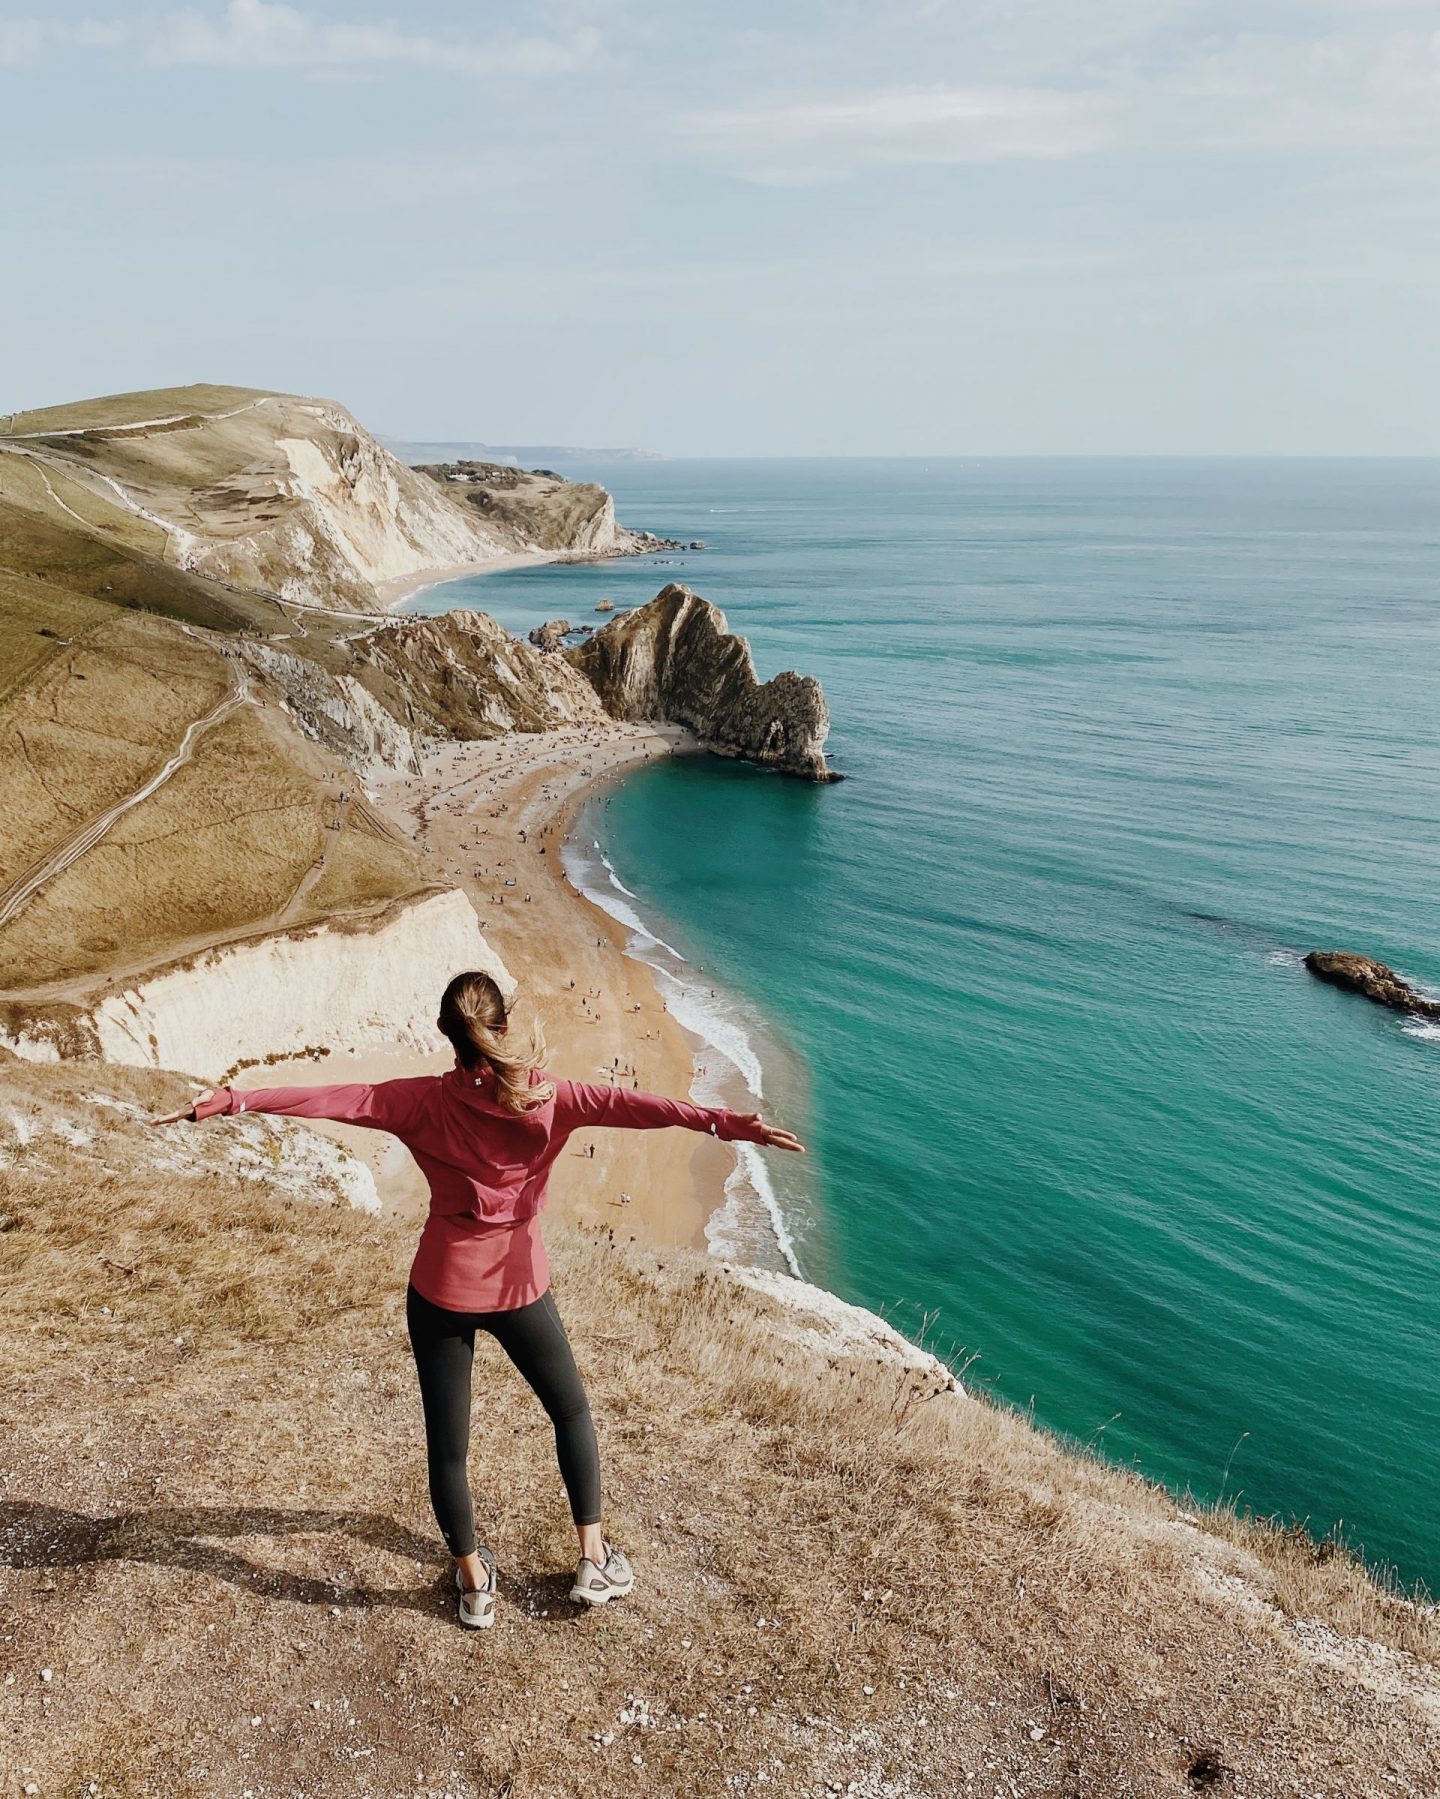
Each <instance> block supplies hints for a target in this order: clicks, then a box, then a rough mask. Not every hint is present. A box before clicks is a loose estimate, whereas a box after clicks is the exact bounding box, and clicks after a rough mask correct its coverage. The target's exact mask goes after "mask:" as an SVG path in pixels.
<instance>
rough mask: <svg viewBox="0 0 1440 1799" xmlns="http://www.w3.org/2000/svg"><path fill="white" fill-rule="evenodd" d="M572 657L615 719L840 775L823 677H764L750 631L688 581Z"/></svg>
mask: <svg viewBox="0 0 1440 1799" xmlns="http://www.w3.org/2000/svg"><path fill="white" fill-rule="evenodd" d="M565 657H566V660H567V661H568V662H569V663H570V664H571V666H572V667H574V668H577V669H579V670H580V671H581V673H582V674H584V675H585V677H586V679H587V680H589V681H590V683H591V684H592V685H593V686H594V688H595V691H596V692H597V693H598V694H599V696H600V700H601V703H602V704H603V705H604V707H605V710H606V711H607V712H608V713H610V715H611V716H612V717H613V718H622V719H637V720H638V719H665V720H668V721H670V722H671V723H674V724H681V725H686V726H688V727H689V729H690V730H692V731H694V732H695V734H696V736H697V737H699V738H700V739H701V741H702V742H703V743H705V744H706V745H707V747H708V748H710V749H712V750H715V751H716V752H718V753H719V754H720V755H725V756H740V757H744V758H745V759H746V760H747V761H751V762H760V763H763V764H765V765H766V766H767V767H771V768H776V769H779V770H781V771H782V772H784V773H786V774H793V775H801V776H804V777H805V778H806V779H807V780H811V781H833V780H837V779H839V777H838V776H837V775H836V773H835V772H834V770H832V769H831V768H830V767H829V765H828V764H827V762H826V760H825V739H826V736H827V735H828V734H829V730H830V714H829V711H828V709H827V707H826V705H825V695H824V694H823V693H822V692H821V689H820V683H819V682H818V681H816V680H814V679H813V678H812V677H811V676H809V675H797V674H792V673H788V672H787V673H785V674H780V675H776V676H774V677H773V679H771V680H769V681H765V682H761V681H760V680H759V679H758V678H757V676H756V673H755V662H754V659H753V657H752V656H751V654H750V646H749V644H748V643H746V641H745V639H744V638H743V637H736V636H734V635H733V634H732V633H731V631H730V629H729V626H728V625H727V624H726V622H725V615H724V614H723V613H722V612H720V611H719V609H718V608H717V607H715V606H712V605H711V604H710V602H709V600H706V599H702V598H701V597H700V595H699V594H696V593H692V592H691V590H690V589H689V588H688V587H686V586H684V585H683V584H682V583H680V582H678V581H676V582H672V583H671V584H670V585H669V586H668V587H665V588H662V589H661V591H660V592H659V593H658V594H656V596H655V598H654V599H653V600H651V601H650V602H649V604H648V605H645V606H640V607H637V608H636V609H635V611H633V612H625V613H621V614H620V615H619V616H618V617H616V618H614V619H612V620H611V622H610V623H609V624H608V625H606V626H605V628H604V630H603V631H597V632H596V633H595V635H594V636H593V637H591V638H590V639H589V640H588V641H587V642H586V643H583V644H580V645H578V646H577V647H576V648H574V649H570V650H567V651H566V652H565Z"/></svg>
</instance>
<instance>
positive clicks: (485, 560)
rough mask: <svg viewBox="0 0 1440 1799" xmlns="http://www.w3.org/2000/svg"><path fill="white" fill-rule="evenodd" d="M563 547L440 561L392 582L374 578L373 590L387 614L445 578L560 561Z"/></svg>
mask: <svg viewBox="0 0 1440 1799" xmlns="http://www.w3.org/2000/svg"><path fill="white" fill-rule="evenodd" d="M568 555H569V552H568V551H566V550H514V551H512V552H510V553H509V554H508V555H504V556H482V557H481V559H480V560H479V561H478V562H450V563H442V564H440V565H439V566H438V567H436V568H427V569H423V570H422V571H421V572H420V573H418V574H414V575H397V576H396V577H395V579H394V580H393V581H377V582H376V583H375V592H376V594H377V595H378V597H379V600H380V607H381V610H382V611H383V612H384V613H386V614H387V615H388V614H391V613H396V612H400V611H403V609H404V607H405V605H406V603H407V602H408V601H410V600H413V599H414V598H415V597H416V596H417V595H418V594H422V593H428V592H429V590H430V589H431V588H432V587H444V586H445V584H446V583H447V582H449V581H463V580H464V579H465V577H466V576H467V575H494V574H499V573H500V572H501V570H503V569H512V568H539V567H540V566H541V564H542V563H546V562H563V561H564V560H565V559H566V557H567V556H568Z"/></svg>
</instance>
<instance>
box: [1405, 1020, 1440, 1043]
mask: <svg viewBox="0 0 1440 1799" xmlns="http://www.w3.org/2000/svg"><path fill="white" fill-rule="evenodd" d="M1400 1029H1401V1030H1402V1031H1404V1033H1405V1035H1406V1036H1407V1037H1414V1038H1415V1039H1416V1040H1417V1041H1418V1042H1420V1043H1440V1022H1437V1020H1435V1019H1433V1018H1407V1019H1406V1021H1405V1023H1404V1024H1402V1025H1401V1027H1400Z"/></svg>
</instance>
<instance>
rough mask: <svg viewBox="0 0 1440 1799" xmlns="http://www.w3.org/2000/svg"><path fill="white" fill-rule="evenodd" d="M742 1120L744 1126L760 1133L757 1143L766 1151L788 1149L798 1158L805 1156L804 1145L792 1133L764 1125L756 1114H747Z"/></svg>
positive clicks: (776, 1126) (775, 1126) (774, 1126)
mask: <svg viewBox="0 0 1440 1799" xmlns="http://www.w3.org/2000/svg"><path fill="white" fill-rule="evenodd" d="M744 1118H745V1122H746V1124H749V1125H753V1126H754V1127H755V1128H756V1130H757V1131H758V1132H759V1133H760V1134H759V1137H758V1139H757V1141H758V1142H759V1143H761V1144H762V1145H763V1146H764V1147H765V1148H766V1149H788V1150H793V1151H794V1153H795V1154H796V1155H799V1156H803V1155H804V1154H805V1145H804V1144H803V1143H802V1142H801V1141H800V1139H799V1138H798V1137H797V1136H796V1135H795V1133H794V1131H782V1130H781V1129H780V1128H779V1126H778V1125H774V1124H766V1122H765V1120H764V1119H763V1118H762V1117H761V1116H760V1114H759V1113H758V1112H747V1113H745V1114H744Z"/></svg>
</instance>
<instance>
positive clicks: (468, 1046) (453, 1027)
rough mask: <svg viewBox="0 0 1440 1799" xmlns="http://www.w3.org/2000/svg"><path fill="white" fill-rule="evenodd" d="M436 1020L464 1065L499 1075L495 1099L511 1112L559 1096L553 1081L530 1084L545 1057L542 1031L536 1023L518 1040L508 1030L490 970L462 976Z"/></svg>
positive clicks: (447, 993)
mask: <svg viewBox="0 0 1440 1799" xmlns="http://www.w3.org/2000/svg"><path fill="white" fill-rule="evenodd" d="M437 1022H438V1023H439V1026H440V1029H441V1030H442V1031H443V1032H444V1033H445V1035H446V1036H447V1037H448V1038H449V1039H450V1042H451V1045H452V1046H453V1048H454V1050H455V1054H456V1055H457V1056H458V1057H459V1059H460V1066H461V1067H462V1068H468V1069H470V1070H471V1071H472V1072H473V1071H475V1070H477V1069H481V1068H488V1069H489V1070H490V1071H491V1073H492V1074H493V1075H494V1076H495V1097H496V1099H497V1100H499V1102H500V1104H501V1105H502V1106H504V1108H505V1110H506V1111H507V1112H530V1111H533V1110H534V1109H535V1107H536V1106H543V1105H544V1104H545V1103H546V1101H547V1100H550V1099H553V1098H554V1097H555V1084H554V1082H553V1081H541V1082H540V1083H539V1084H538V1085H536V1086H532V1085H531V1084H530V1075H531V1073H532V1071H533V1070H534V1069H537V1068H538V1067H539V1066H540V1064H541V1063H542V1062H543V1061H544V1060H545V1036H544V1033H543V1031H542V1030H541V1029H540V1027H539V1025H538V1024H532V1025H531V1027H530V1030H529V1032H528V1033H527V1034H526V1036H525V1037H524V1038H523V1039H521V1040H518V1041H517V1040H516V1038H515V1036H514V1035H513V1033H510V1032H507V1031H506V1029H505V1025H506V1022H507V1018H506V1012H505V999H504V996H503V995H502V993H501V992H500V989H499V987H498V986H497V985H496V984H495V982H494V981H493V980H492V979H491V977H490V976H489V975H488V974H479V973H476V972H474V971H472V972H470V973H468V974H457V975H456V976H455V979H454V980H453V981H451V983H450V985H449V986H448V987H447V988H446V989H445V992H444V995H443V996H442V998H441V1000H440V1017H439V1019H438V1021H437Z"/></svg>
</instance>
